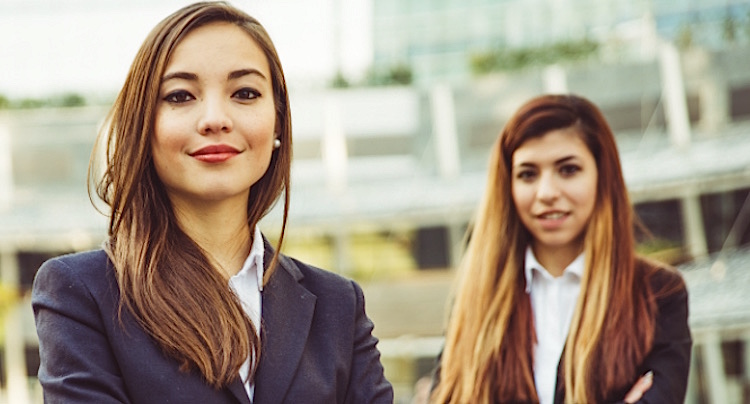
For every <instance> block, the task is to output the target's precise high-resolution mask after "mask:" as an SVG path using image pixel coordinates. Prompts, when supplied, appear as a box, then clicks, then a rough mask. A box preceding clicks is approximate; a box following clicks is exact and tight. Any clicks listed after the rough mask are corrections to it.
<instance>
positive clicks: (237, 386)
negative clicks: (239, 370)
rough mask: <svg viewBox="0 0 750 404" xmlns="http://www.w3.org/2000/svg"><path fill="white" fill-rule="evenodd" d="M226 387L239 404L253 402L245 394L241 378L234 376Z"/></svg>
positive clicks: (251, 403) (250, 403)
mask: <svg viewBox="0 0 750 404" xmlns="http://www.w3.org/2000/svg"><path fill="white" fill-rule="evenodd" d="M228 389H229V391H230V392H231V393H232V394H233V395H234V397H235V398H236V399H237V401H239V402H240V403H241V404H253V402H252V401H250V397H248V396H247V391H245V386H243V385H242V379H241V378H239V377H238V378H236V379H235V380H234V381H233V382H232V384H230V385H229V387H228Z"/></svg>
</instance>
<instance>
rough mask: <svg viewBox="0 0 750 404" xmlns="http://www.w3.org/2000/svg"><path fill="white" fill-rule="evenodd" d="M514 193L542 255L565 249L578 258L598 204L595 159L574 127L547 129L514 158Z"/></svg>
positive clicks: (523, 221)
mask: <svg viewBox="0 0 750 404" xmlns="http://www.w3.org/2000/svg"><path fill="white" fill-rule="evenodd" d="M511 176H512V179H511V193H512V195H513V201H514V202H515V206H516V212H517V213H518V216H519V218H520V219H521V222H522V223H523V225H524V226H525V227H526V229H528V231H529V232H530V233H531V235H532V237H533V241H532V243H533V248H534V252H535V253H536V254H537V257H539V256H540V255H544V254H546V253H553V252H559V251H565V252H566V254H565V255H567V256H572V257H575V256H576V255H577V254H579V253H580V252H581V251H582V248H583V237H582V236H583V232H584V230H585V228H586V225H587V224H588V222H589V219H590V218H591V215H592V213H593V211H594V205H595V202H596V186H597V176H598V172H597V168H596V160H595V159H594V156H593V155H592V154H591V151H590V150H589V149H588V147H587V146H586V144H585V143H584V142H583V140H582V139H581V136H580V135H579V133H578V132H577V131H576V129H573V128H566V129H559V130H553V131H550V132H547V133H546V134H544V135H542V136H541V137H537V138H532V139H529V140H527V141H525V142H524V143H522V144H521V146H520V147H518V148H517V149H516V150H515V152H513V156H512V167H511Z"/></svg>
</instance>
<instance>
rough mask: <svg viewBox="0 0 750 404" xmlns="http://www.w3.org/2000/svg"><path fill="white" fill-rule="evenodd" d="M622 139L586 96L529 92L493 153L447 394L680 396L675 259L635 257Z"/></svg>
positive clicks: (459, 399)
mask: <svg viewBox="0 0 750 404" xmlns="http://www.w3.org/2000/svg"><path fill="white" fill-rule="evenodd" d="M633 233H634V229H633V213H632V208H631V205H630V202H629V200H628V191H627V189H626V187H625V181H624V179H623V175H622V169H621V167H620V160H619V157H618V152H617V147H616V144H615V138H614V136H613V134H612V131H611V129H610V128H609V125H608V124H607V123H606V121H605V119H604V117H603V115H602V114H601V112H600V111H599V109H598V108H597V107H596V106H595V105H593V104H592V103H591V102H589V101H588V100H586V99H584V98H582V97H579V96H575V95H547V96H540V97H537V98H534V99H532V100H530V101H528V102H527V103H525V104H524V105H523V106H522V107H521V108H520V109H519V110H518V111H517V112H516V113H515V115H513V117H511V119H510V120H509V121H508V122H507V124H506V125H505V128H504V130H503V131H502V133H501V134H500V136H499V138H498V140H497V142H496V143H495V146H494V148H493V150H492V153H491V158H490V168H489V176H488V180H487V188H486V191H485V195H484V198H483V200H482V203H481V205H480V207H479V209H478V213H477V217H476V221H475V224H474V226H473V229H472V231H471V233H470V234H469V236H470V239H469V243H468V246H467V250H466V253H465V256H464V260H463V262H462V264H461V267H460V271H459V277H460V280H459V284H458V288H457V293H456V297H455V301H454V303H453V307H452V311H451V317H450V320H449V323H448V329H447V332H446V342H445V347H444V351H443V353H442V355H441V359H440V364H439V367H438V369H437V372H436V375H435V380H434V381H435V384H434V390H433V394H432V399H433V401H434V402H438V403H506V402H513V403H515V402H536V403H539V402H541V403H543V404H551V403H563V402H564V403H606V402H622V401H625V402H628V403H632V402H644V403H681V402H682V401H683V400H684V397H685V391H686V385H687V376H688V369H689V363H690V349H691V345H692V341H691V337H690V331H689V328H688V315H687V292H686V289H685V285H684V282H683V281H682V278H681V277H680V275H679V274H678V273H677V272H676V271H675V270H674V269H672V268H668V267H667V266H665V265H662V264H658V263H654V262H651V261H648V260H645V259H643V258H640V257H638V256H636V253H635V248H634V244H635V242H634V234H633Z"/></svg>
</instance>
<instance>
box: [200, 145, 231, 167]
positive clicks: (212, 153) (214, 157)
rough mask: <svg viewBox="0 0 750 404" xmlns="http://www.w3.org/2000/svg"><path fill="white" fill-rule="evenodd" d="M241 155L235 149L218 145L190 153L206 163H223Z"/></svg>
mask: <svg viewBox="0 0 750 404" xmlns="http://www.w3.org/2000/svg"><path fill="white" fill-rule="evenodd" d="M239 153H240V151H239V150H237V149H235V148H234V147H231V146H227V145H223V144H217V145H210V146H206V147H202V148H200V149H198V150H196V151H194V152H192V153H190V156H192V157H193V158H195V159H197V160H200V161H202V162H204V163H221V162H224V161H227V160H229V159H230V158H232V157H234V156H236V155H238V154H239Z"/></svg>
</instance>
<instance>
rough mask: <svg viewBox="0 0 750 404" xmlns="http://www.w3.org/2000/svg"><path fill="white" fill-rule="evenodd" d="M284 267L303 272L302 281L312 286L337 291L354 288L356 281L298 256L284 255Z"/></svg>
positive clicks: (282, 258)
mask: <svg viewBox="0 0 750 404" xmlns="http://www.w3.org/2000/svg"><path fill="white" fill-rule="evenodd" d="M281 262H282V267H286V268H287V269H289V267H290V266H291V267H293V268H295V269H296V270H298V271H299V273H300V274H301V277H300V282H301V283H303V284H305V285H309V286H311V287H315V288H319V289H324V290H330V291H336V290H353V288H355V287H357V286H356V283H355V282H354V281H353V280H351V279H348V278H346V277H344V276H342V275H339V274H337V273H334V272H331V271H328V270H326V269H322V268H319V267H316V266H314V265H310V264H307V263H304V262H302V261H300V260H298V259H296V258H292V257H289V256H285V255H282V256H281Z"/></svg>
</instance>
